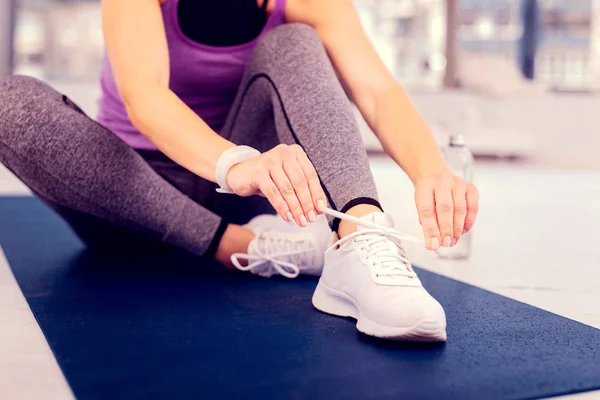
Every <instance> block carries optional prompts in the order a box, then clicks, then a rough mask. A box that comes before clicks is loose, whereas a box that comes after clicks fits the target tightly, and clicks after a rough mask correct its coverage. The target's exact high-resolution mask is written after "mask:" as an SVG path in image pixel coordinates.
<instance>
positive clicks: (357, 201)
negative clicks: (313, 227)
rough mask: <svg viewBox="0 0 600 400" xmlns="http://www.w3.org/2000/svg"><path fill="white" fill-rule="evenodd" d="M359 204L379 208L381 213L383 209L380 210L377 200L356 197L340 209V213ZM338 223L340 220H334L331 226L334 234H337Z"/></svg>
mask: <svg viewBox="0 0 600 400" xmlns="http://www.w3.org/2000/svg"><path fill="white" fill-rule="evenodd" d="M361 204H369V205H372V206H375V207H377V208H379V209H380V210H381V211H383V208H381V204H379V202H378V201H377V200H375V199H372V198H370V197H357V198H356V199H352V200H350V201H349V202H348V203H347V204H346V205H345V206H344V207H342V209H341V210H340V212H343V213H345V212H346V211H348V210H349V209H351V208H352V207H355V206H358V205H361ZM340 222H341V220H340V219H339V218H335V219H334V220H333V225H332V226H331V230H332V231H334V232H337V231H338V229H339V228H340Z"/></svg>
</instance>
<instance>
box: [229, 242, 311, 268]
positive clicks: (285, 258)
mask: <svg viewBox="0 0 600 400" xmlns="http://www.w3.org/2000/svg"><path fill="white" fill-rule="evenodd" d="M255 240H256V242H255V248H254V249H253V250H254V251H253V253H254V254H243V253H236V254H234V255H232V256H231V262H232V263H233V265H235V267H236V268H237V269H239V270H241V271H253V272H255V273H256V274H258V275H261V276H271V275H273V269H275V270H276V271H277V272H279V273H280V274H281V275H283V276H285V277H286V278H295V277H297V276H298V275H299V274H300V265H306V266H308V267H310V266H313V265H314V264H315V263H317V261H316V260H315V258H316V252H315V250H316V246H315V244H314V239H312V238H311V237H310V236H308V235H306V237H305V238H300V239H299V238H298V235H289V234H284V233H276V234H270V232H268V231H264V232H259V233H257V235H256V238H255ZM307 255H308V258H309V259H308V260H307V259H306V258H307ZM240 260H245V261H247V262H248V265H246V266H244V265H242V264H241V263H240ZM303 261H304V262H303Z"/></svg>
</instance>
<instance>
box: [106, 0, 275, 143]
mask: <svg viewBox="0 0 600 400" xmlns="http://www.w3.org/2000/svg"><path fill="white" fill-rule="evenodd" d="M178 3H179V0H167V1H166V2H165V3H164V4H163V5H162V6H161V9H162V14H163V21H164V25H165V32H166V36H167V43H168V46H169V56H170V63H171V66H170V71H171V74H170V82H169V88H170V89H171V90H172V91H173V92H174V93H175V94H176V95H177V96H178V97H179V98H180V99H181V100H182V101H183V102H184V103H185V104H187V105H188V107H190V108H191V109H192V110H193V111H194V112H195V113H196V114H197V115H198V116H199V117H200V118H202V119H203V120H204V122H206V123H207V124H208V125H209V126H210V127H211V128H212V129H213V130H215V131H216V132H219V131H220V130H221V128H222V127H223V124H224V123H225V119H226V118H227V114H228V112H229V109H230V108H231V105H232V103H233V101H234V99H235V95H236V93H237V90H238V88H239V85H240V82H241V80H242V75H243V73H244V69H245V67H246V65H247V63H248V59H249V58H250V54H251V53H252V49H253V48H254V46H255V45H256V42H257V41H258V40H259V39H260V37H261V36H262V35H264V34H265V33H266V32H267V31H269V30H270V29H273V28H274V27H276V26H278V25H282V24H284V23H285V12H284V11H285V3H286V0H275V7H274V9H273V12H272V13H271V15H270V16H269V19H268V20H267V23H266V24H265V27H264V28H263V30H262V32H261V33H260V34H259V36H258V37H257V38H256V39H254V40H252V41H250V42H247V43H243V44H240V45H236V46H226V47H214V46H207V45H203V44H199V43H197V42H194V41H193V40H191V39H189V38H188V37H187V36H185V35H184V33H183V32H182V31H181V28H180V26H179V21H178V17H177V5H178ZM100 85H101V88H102V95H101V97H100V100H99V102H98V105H99V112H98V117H97V121H98V122H99V123H100V124H102V125H103V126H105V127H106V128H107V129H109V130H110V131H111V132H113V133H114V134H115V135H117V136H119V137H120V138H121V139H123V140H124V141H125V142H126V143H127V144H129V145H130V146H131V147H134V148H137V149H156V146H154V144H152V142H150V140H148V139H147V138H146V137H145V136H144V135H142V134H141V133H140V132H139V131H138V130H137V129H136V128H135V127H134V126H133V124H132V123H131V122H130V121H129V117H128V116H127V111H126V109H125V105H124V104H123V101H122V100H121V98H120V96H119V92H118V91H117V86H116V84H115V79H114V76H113V73H112V69H111V67H110V61H109V59H108V56H107V55H106V54H105V56H104V62H103V64H102V70H101V75H100Z"/></svg>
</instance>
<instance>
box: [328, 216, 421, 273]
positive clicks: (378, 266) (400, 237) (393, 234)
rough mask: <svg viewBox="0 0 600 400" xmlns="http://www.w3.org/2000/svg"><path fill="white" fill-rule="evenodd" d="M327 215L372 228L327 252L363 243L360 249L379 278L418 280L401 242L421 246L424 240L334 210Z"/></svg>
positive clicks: (341, 242)
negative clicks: (350, 243)
mask: <svg viewBox="0 0 600 400" xmlns="http://www.w3.org/2000/svg"><path fill="white" fill-rule="evenodd" d="M326 213H327V214H329V215H332V216H334V217H337V218H340V219H344V220H346V221H349V222H353V223H355V224H357V225H361V226H364V227H366V228H369V229H361V230H358V231H356V232H354V233H351V234H350V235H348V236H346V237H344V238H343V239H340V240H338V241H337V242H335V243H334V244H333V245H331V247H329V249H327V251H331V250H333V249H335V248H337V247H338V246H341V245H342V244H344V243H347V242H349V241H351V240H354V241H356V242H359V243H361V245H360V247H359V248H360V249H361V250H363V251H365V252H366V255H367V256H366V259H367V261H371V260H372V262H371V265H372V266H373V268H374V269H375V274H376V276H386V277H391V276H404V277H408V278H416V276H417V274H415V272H414V271H413V270H412V268H411V266H410V261H408V259H407V258H406V253H405V251H404V248H403V247H402V241H411V242H416V243H420V244H422V243H423V240H422V239H419V238H416V237H414V236H411V235H408V234H405V233H401V232H400V231H398V230H397V229H395V228H388V227H386V226H382V225H379V224H375V223H373V222H369V221H365V220H363V219H360V218H356V217H353V216H351V215H347V214H342V213H340V212H337V211H334V210H329V209H328V210H327V211H326Z"/></svg>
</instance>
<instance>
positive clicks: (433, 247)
mask: <svg viewBox="0 0 600 400" xmlns="http://www.w3.org/2000/svg"><path fill="white" fill-rule="evenodd" d="M430 247H431V250H437V249H439V248H440V240H439V239H438V238H436V237H434V238H431V244H430Z"/></svg>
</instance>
